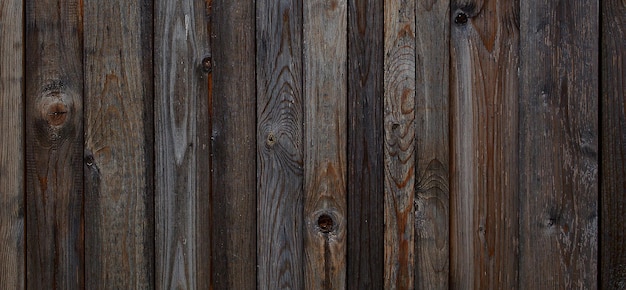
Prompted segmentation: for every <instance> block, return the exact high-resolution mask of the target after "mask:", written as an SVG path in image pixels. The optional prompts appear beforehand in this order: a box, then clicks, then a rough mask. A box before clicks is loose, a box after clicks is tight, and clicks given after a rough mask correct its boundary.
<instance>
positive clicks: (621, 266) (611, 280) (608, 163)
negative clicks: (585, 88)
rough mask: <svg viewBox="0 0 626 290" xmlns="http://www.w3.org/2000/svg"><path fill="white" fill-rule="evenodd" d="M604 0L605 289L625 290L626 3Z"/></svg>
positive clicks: (603, 227) (603, 278) (603, 268)
mask: <svg viewBox="0 0 626 290" xmlns="http://www.w3.org/2000/svg"><path fill="white" fill-rule="evenodd" d="M601 2H602V15H601V16H602V17H601V18H600V19H601V20H602V39H601V41H602V42H601V44H602V51H601V56H602V60H601V67H602V75H601V77H602V79H601V84H602V87H601V92H602V99H601V101H602V105H601V108H600V113H601V114H602V117H601V119H600V122H602V123H601V124H602V129H601V133H602V136H601V138H602V139H601V140H602V142H601V144H602V154H601V155H600V156H601V157H602V159H601V163H602V168H601V184H600V188H601V190H602V191H601V192H600V193H601V196H600V201H601V202H602V204H601V206H602V212H601V219H602V220H601V222H600V228H601V239H600V241H601V244H600V249H601V252H600V257H601V258H600V261H601V263H602V264H601V265H600V269H598V271H600V274H601V277H600V278H601V284H600V288H602V289H626V218H625V217H626V159H625V158H626V156H625V155H626V106H625V104H626V52H625V49H624V48H626V30H625V29H624V27H626V2H625V1H618V0H606V1H601Z"/></svg>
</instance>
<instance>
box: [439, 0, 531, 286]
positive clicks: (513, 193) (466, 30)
mask: <svg viewBox="0 0 626 290" xmlns="http://www.w3.org/2000/svg"><path fill="white" fill-rule="evenodd" d="M451 9H452V11H451V13H452V17H453V21H454V23H452V30H451V31H452V32H451V36H450V42H451V50H452V51H451V52H452V53H451V65H452V66H451V68H450V69H451V74H452V78H451V83H450V86H451V112H452V117H451V132H452V140H453V141H452V163H451V164H452V168H453V169H452V170H453V173H452V179H451V195H452V196H451V239H450V241H451V242H450V243H451V244H450V247H451V250H450V251H451V252H450V254H451V266H450V267H451V269H450V271H451V281H450V286H451V287H452V288H454V289H512V288H515V287H517V281H518V280H517V261H518V255H517V242H516V239H517V229H518V214H517V211H518V202H517V201H518V194H517V184H518V183H517V180H518V171H517V168H518V166H517V154H518V150H517V144H518V142H517V132H518V120H517V112H518V88H519V85H518V77H517V68H518V63H519V56H518V43H519V28H518V23H519V21H518V14H517V12H518V8H517V2H516V1H514V0H507V1H495V0H485V1H470V2H467V1H453V2H452V6H451Z"/></svg>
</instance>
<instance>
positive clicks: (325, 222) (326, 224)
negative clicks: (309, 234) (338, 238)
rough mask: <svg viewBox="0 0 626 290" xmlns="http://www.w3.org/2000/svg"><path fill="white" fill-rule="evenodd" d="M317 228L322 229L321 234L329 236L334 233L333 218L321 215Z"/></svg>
mask: <svg viewBox="0 0 626 290" xmlns="http://www.w3.org/2000/svg"><path fill="white" fill-rule="evenodd" d="M317 226H319V228H320V232H322V233H323V234H328V233H330V232H332V231H333V228H334V227H335V222H334V221H333V218H332V217H331V216H329V215H327V214H323V215H320V216H319V217H318V218H317Z"/></svg>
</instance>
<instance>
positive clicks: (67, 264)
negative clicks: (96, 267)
mask: <svg viewBox="0 0 626 290" xmlns="http://www.w3.org/2000/svg"><path fill="white" fill-rule="evenodd" d="M25 10H26V13H25V15H26V19H25V25H26V27H25V28H26V31H25V35H26V41H25V47H26V53H25V58H26V62H25V63H26V68H27V69H26V70H25V72H26V74H25V82H26V113H25V114H26V141H25V142H26V143H25V144H26V169H27V173H26V174H27V180H26V195H27V201H26V204H27V207H26V212H27V217H26V221H27V222H26V223H27V225H26V228H27V235H26V236H27V238H26V268H27V269H28V270H27V271H26V272H27V275H26V276H27V277H26V279H27V281H28V283H27V288H28V289H81V288H83V287H84V266H83V255H84V243H83V239H84V234H83V123H82V121H83V98H82V94H83V66H82V60H83V58H82V7H81V6H80V2H78V1H65V0H46V1H28V2H26V9H25Z"/></svg>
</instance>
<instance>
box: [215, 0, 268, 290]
mask: <svg viewBox="0 0 626 290" xmlns="http://www.w3.org/2000/svg"><path fill="white" fill-rule="evenodd" d="M212 7H213V8H212V9H211V14H210V15H211V19H212V25H211V33H212V35H213V38H212V40H211V47H212V51H213V55H212V82H213V86H212V96H213V98H212V100H213V101H212V104H213V109H212V112H213V113H212V116H213V119H212V127H213V128H212V134H213V135H212V140H213V145H212V156H213V161H212V164H213V181H214V182H213V185H212V187H213V189H212V190H213V193H212V197H213V200H212V208H213V218H212V220H213V225H214V226H213V237H214V238H213V261H212V263H213V264H214V265H219V266H218V267H214V268H213V277H214V279H213V287H214V289H256V269H257V267H256V165H255V161H256V143H255V142H256V117H255V116H256V115H255V114H256V106H255V104H256V94H255V92H256V87H255V59H254V51H255V45H254V43H255V34H254V22H255V18H254V9H255V6H254V1H247V0H242V1H232V0H219V1H215V0H214V1H213V2H212ZM203 129H204V128H203Z"/></svg>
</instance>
